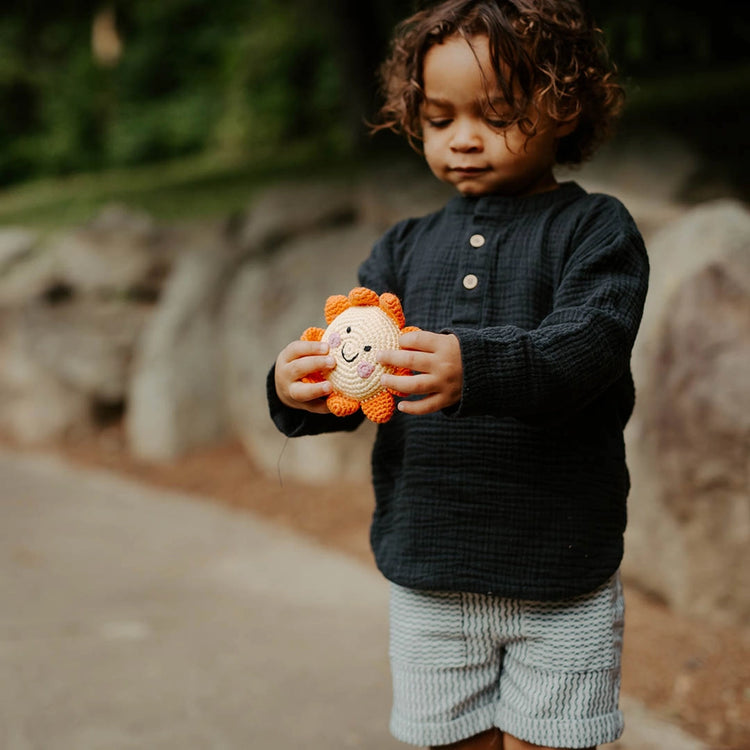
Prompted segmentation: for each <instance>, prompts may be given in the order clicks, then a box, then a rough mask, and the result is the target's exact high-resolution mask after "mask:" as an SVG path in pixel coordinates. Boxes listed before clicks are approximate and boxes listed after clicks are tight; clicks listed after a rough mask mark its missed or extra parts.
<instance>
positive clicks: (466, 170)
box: [451, 167, 489, 176]
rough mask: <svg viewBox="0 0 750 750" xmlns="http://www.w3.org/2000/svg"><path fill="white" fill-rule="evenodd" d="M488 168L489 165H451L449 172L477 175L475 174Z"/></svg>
mask: <svg viewBox="0 0 750 750" xmlns="http://www.w3.org/2000/svg"><path fill="white" fill-rule="evenodd" d="M488 169H489V167H451V172H453V173H454V174H462V175H468V176H472V175H477V174H483V173H484V172H486V171H487V170H488Z"/></svg>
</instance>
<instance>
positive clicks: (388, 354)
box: [377, 349, 433, 372]
mask: <svg viewBox="0 0 750 750" xmlns="http://www.w3.org/2000/svg"><path fill="white" fill-rule="evenodd" d="M432 360H433V355H432V354H426V353H425V352H421V351H414V350H411V349H384V350H383V351H381V352H378V355H377V361H378V362H379V363H380V364H381V365H389V366H390V367H403V368H404V369H406V370H414V371H415V372H427V371H429V370H430V367H431V363H432Z"/></svg>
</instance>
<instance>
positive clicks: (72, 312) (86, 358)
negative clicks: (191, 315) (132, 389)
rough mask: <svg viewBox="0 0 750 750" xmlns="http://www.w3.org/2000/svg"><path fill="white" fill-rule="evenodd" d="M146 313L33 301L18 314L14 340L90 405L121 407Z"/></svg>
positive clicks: (98, 302) (79, 302)
mask: <svg viewBox="0 0 750 750" xmlns="http://www.w3.org/2000/svg"><path fill="white" fill-rule="evenodd" d="M151 311H152V308H151V306H149V305H144V304H137V303H134V302H127V301H125V300H122V299H117V298H113V299H98V298H96V297H78V296H73V297H71V298H70V299H67V300H64V301H62V302H60V303H58V304H45V303H44V302H42V301H35V302H33V303H30V304H29V305H27V306H26V307H25V308H24V309H23V311H22V314H21V316H20V320H19V334H20V335H21V337H22V338H23V341H24V348H25V351H26V352H27V354H28V356H29V357H30V358H31V359H33V360H34V362H35V363H37V364H38V365H39V367H41V368H42V369H44V370H45V371H46V372H47V373H49V374H50V375H51V376H52V377H54V378H56V379H57V380H59V381H60V382H62V383H65V384H67V385H69V386H71V387H72V388H74V389H75V390H77V391H79V392H80V393H83V394H84V395H86V396H87V397H89V398H90V399H91V400H92V401H102V402H109V403H115V402H121V401H123V400H124V399H125V396H126V393H127V390H128V382H129V380H130V366H131V360H132V356H133V349H134V347H135V342H136V341H137V340H138V337H139V335H140V333H141V330H142V329H143V327H144V325H145V323H146V321H147V320H148V318H149V316H150V315H151Z"/></svg>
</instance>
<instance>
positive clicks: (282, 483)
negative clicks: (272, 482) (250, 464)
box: [276, 435, 289, 488]
mask: <svg viewBox="0 0 750 750" xmlns="http://www.w3.org/2000/svg"><path fill="white" fill-rule="evenodd" d="M288 442H289V436H288V435H287V437H286V438H285V439H284V445H282V446H281V452H280V453H279V459H278V461H276V474H277V475H278V477H279V487H282V488H283V487H284V479H283V478H282V476H281V459H282V457H283V455H284V451H285V450H286V444H287V443H288Z"/></svg>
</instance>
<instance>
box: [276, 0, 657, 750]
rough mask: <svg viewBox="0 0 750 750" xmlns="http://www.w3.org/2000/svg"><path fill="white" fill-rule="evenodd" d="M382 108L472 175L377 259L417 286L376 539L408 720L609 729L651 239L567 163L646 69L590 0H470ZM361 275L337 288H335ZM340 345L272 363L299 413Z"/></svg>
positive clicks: (458, 744)
mask: <svg viewBox="0 0 750 750" xmlns="http://www.w3.org/2000/svg"><path fill="white" fill-rule="evenodd" d="M382 74H383V90H384V99H385V101H384V105H383V107H382V110H381V112H380V119H379V124H378V127H384V128H392V129H394V130H396V131H398V132H401V133H403V134H405V136H406V137H407V138H408V139H409V141H410V142H411V143H412V145H414V146H415V147H417V148H420V149H421V150H422V151H423V153H424V158H425V160H426V162H427V164H428V165H429V167H430V169H431V170H432V172H433V173H434V174H435V176H436V177H437V178H438V179H439V180H442V181H444V182H446V183H448V184H450V185H453V186H454V187H455V188H456V191H457V192H456V195H455V196H454V197H453V198H452V199H451V200H450V201H449V202H448V203H447V204H446V205H445V206H444V207H443V208H442V209H441V210H440V211H437V212H436V213H433V214H431V215H428V216H424V217H420V218H411V219H407V220H404V221H402V222H400V223H398V224H397V225H396V226H394V227H393V228H392V229H390V230H389V231H388V232H386V234H385V235H384V236H383V237H382V238H381V239H380V240H379V241H378V242H377V243H376V245H375V247H374V248H373V250H372V252H371V254H370V256H369V257H368V258H367V259H366V260H365V261H364V262H363V263H362V265H361V267H360V269H359V279H358V282H359V284H360V285H362V286H366V287H369V288H371V289H373V290H375V291H376V292H377V293H379V294H380V293H382V292H386V291H389V292H393V293H395V294H396V295H398V297H399V298H400V299H401V300H402V303H403V307H404V312H405V315H406V320H407V321H408V322H409V324H410V325H414V326H418V327H419V328H420V329H421V330H419V331H416V332H411V333H407V334H404V335H403V336H402V337H401V339H400V343H401V347H402V348H401V349H399V350H396V351H387V352H383V353H382V354H381V355H380V357H381V360H380V361H381V362H382V363H383V364H388V365H392V366H394V367H400V368H407V369H408V370H411V371H412V372H413V374H412V375H410V376H395V375H386V376H384V377H383V383H384V384H385V385H386V386H388V387H390V388H393V389H394V390H397V391H399V392H402V393H404V394H406V397H405V398H404V399H403V400H401V401H399V404H398V411H397V413H396V414H395V415H394V417H393V419H391V421H390V422H388V423H387V424H384V425H381V426H379V428H378V435H377V439H376V442H375V446H374V449H373V457H372V476H373V484H374V489H375V497H376V507H375V511H374V515H373V521H372V529H371V541H372V547H373V551H374V555H375V560H376V562H377V565H378V567H379V569H380V570H381V571H382V573H383V574H384V575H385V576H386V578H387V579H388V580H389V581H390V582H391V583H390V585H391V638H390V658H391V669H392V675H393V711H392V715H391V731H392V732H393V734H394V735H395V736H396V737H397V738H399V739H400V740H402V741H404V742H407V743H411V744H414V745H420V746H426V745H428V746H432V747H435V746H449V747H452V748H476V749H480V748H504V749H505V750H514V749H516V748H528V747H547V748H588V747H595V746H596V745H598V744H601V743H606V742H612V741H614V740H615V739H617V737H618V736H620V734H621V732H622V714H621V712H620V711H619V709H618V694H619V684H620V654H621V647H622V628H623V597H622V590H621V585H620V580H619V577H618V569H619V566H620V562H621V558H622V554H623V532H624V529H625V519H626V497H627V494H628V489H629V480H628V472H627V468H626V464H625V450H624V442H623V428H624V427H625V424H626V422H627V421H628V419H629V417H630V414H631V412H632V409H633V403H634V388H633V381H632V377H631V373H630V354H631V349H632V346H633V341H634V339H635V336H636V333H637V330H638V326H639V323H640V319H641V314H642V309H643V304H644V299H645V295H646V288H647V279H648V260H647V256H646V252H645V249H644V245H643V241H642V239H641V236H640V234H639V232H638V230H637V228H636V226H635V224H634V222H633V220H632V218H631V217H630V215H629V214H628V212H627V211H626V209H625V208H624V207H623V206H622V204H621V203H620V202H619V201H618V200H616V199H615V198H613V197H610V196H607V195H602V194H589V193H587V192H586V191H585V190H583V189H582V188H581V187H580V186H579V185H578V184H577V183H575V182H573V181H565V182H562V183H558V181H557V180H556V178H555V174H554V171H553V170H554V167H555V165H557V164H568V165H574V164H578V163H580V162H581V161H583V160H584V159H586V158H587V157H589V156H590V155H591V154H592V153H593V151H594V150H595V148H596V146H597V145H599V144H600V143H601V142H602V141H603V140H604V139H605V138H606V137H607V136H608V135H609V133H610V129H611V125H612V123H613V121H614V120H615V118H616V116H617V114H618V113H619V110H620V107H621V103H622V90H621V88H620V87H619V85H618V84H617V83H616V82H615V80H614V78H613V71H612V68H611V66H610V65H609V63H608V59H607V55H606V52H605V49H604V47H603V45H602V43H601V41H600V37H599V33H598V31H597V30H596V29H595V28H594V27H593V26H592V25H591V23H590V21H589V19H588V18H587V16H586V14H585V13H584V12H583V11H582V9H581V7H580V6H579V4H578V2H576V1H575V0H562V1H557V0H555V1H553V0H447V1H446V2H442V3H439V4H436V5H433V6H430V7H428V8H427V9H425V10H422V11H420V12H418V13H416V14H415V15H413V16H411V17H410V18H408V19H406V20H405V21H404V22H403V23H402V24H401V25H400V26H399V27H398V28H397V30H396V35H395V38H394V41H393V44H392V47H391V52H390V56H389V58H388V59H387V60H386V62H385V64H384V66H383V69H382ZM334 291H338V290H332V292H334ZM332 365H333V360H332V359H331V358H330V357H329V355H328V351H327V348H326V345H325V344H322V343H321V342H309V341H304V342H303V341H295V342H292V343H291V344H289V345H288V346H287V347H286V348H285V349H284V350H283V351H282V352H281V353H280V354H279V356H278V358H277V360H276V364H275V367H274V368H273V370H272V371H271V373H270V375H269V386H268V397H269V404H270V411H271V416H272V418H273V419H274V421H275V423H276V425H277V426H278V428H279V429H280V430H281V431H282V432H283V433H285V434H286V435H289V436H297V435H311V434H317V433H321V432H325V431H333V430H351V429H354V428H355V427H356V426H357V425H358V424H359V423H360V422H361V421H362V418H363V417H362V414H361V412H358V413H357V414H355V415H352V416H350V417H345V418H338V417H334V416H333V415H331V414H330V413H328V409H327V407H326V404H325V397H326V396H327V395H328V394H329V392H330V385H329V384H328V383H327V382H322V383H307V382H302V378H303V377H304V376H306V375H309V374H311V373H313V372H315V371H320V370H325V369H326V368H330V367H332Z"/></svg>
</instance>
